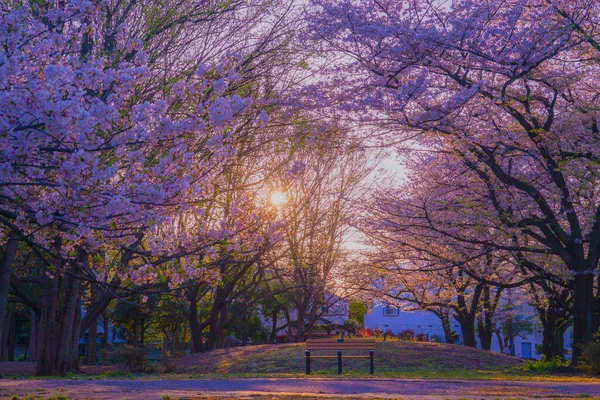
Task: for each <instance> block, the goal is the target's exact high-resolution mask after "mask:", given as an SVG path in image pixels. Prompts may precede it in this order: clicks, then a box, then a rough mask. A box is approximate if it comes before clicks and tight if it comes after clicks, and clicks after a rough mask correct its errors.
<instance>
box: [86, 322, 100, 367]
mask: <svg viewBox="0 0 600 400" xmlns="http://www.w3.org/2000/svg"><path fill="white" fill-rule="evenodd" d="M97 333H98V320H96V321H95V323H92V324H91V325H90V328H89V329H88V340H87V343H86V352H85V363H86V364H87V365H96V358H97V354H96V338H97Z"/></svg>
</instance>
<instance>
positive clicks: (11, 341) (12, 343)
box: [6, 312, 17, 361]
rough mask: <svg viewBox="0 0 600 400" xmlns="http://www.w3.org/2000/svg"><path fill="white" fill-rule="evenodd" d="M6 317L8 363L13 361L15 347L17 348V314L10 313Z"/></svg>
mask: <svg viewBox="0 0 600 400" xmlns="http://www.w3.org/2000/svg"><path fill="white" fill-rule="evenodd" d="M8 315H9V317H8V320H9V323H8V324H9V328H8V352H7V357H6V358H7V360H8V361H15V347H16V346H17V314H16V313H14V312H11V313H10V314H8Z"/></svg>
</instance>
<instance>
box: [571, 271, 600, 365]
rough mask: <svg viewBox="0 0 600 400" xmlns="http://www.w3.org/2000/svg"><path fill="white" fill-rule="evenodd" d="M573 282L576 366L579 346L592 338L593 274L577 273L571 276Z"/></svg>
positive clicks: (579, 353)
mask: <svg viewBox="0 0 600 400" xmlns="http://www.w3.org/2000/svg"><path fill="white" fill-rule="evenodd" d="M573 280H574V282H575V301H574V304H573V359H572V361H571V365H572V366H577V363H578V361H579V357H580V355H581V346H582V345H584V344H586V343H587V342H589V341H591V340H592V333H593V331H594V328H595V327H594V326H592V324H593V322H594V321H595V319H594V318H593V313H594V306H595V303H596V299H594V275H592V274H583V273H579V274H577V275H575V276H574V277H573Z"/></svg>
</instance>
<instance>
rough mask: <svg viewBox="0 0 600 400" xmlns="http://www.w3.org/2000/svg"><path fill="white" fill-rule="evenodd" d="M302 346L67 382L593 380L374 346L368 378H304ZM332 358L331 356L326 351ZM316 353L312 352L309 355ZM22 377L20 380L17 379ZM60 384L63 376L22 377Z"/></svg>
mask: <svg viewBox="0 0 600 400" xmlns="http://www.w3.org/2000/svg"><path fill="white" fill-rule="evenodd" d="M304 349H305V344H304V343H295V344H286V345H262V346H247V347H237V348H229V349H223V350H214V351H210V352H207V353H199V354H192V355H188V356H186V357H183V358H182V359H180V360H179V361H178V367H179V372H178V373H174V374H166V373H154V374H132V373H125V372H120V371H112V372H108V373H104V374H100V375H89V374H70V375H68V376H67V377H66V378H67V379H75V380H78V379H98V380H107V379H141V380H145V379H234V378H307V377H308V378H329V379H338V378H355V377H360V378H375V379H394V378H412V379H475V380H480V379H489V380H538V381H539V380H546V381H563V382H575V381H581V382H585V381H595V382H598V380H599V378H598V377H588V376H585V375H584V374H581V373H577V372H573V371H571V370H569V369H568V368H567V367H566V364H564V363H562V362H560V361H558V360H551V361H544V362H542V361H535V362H534V361H528V362H526V361H524V360H522V359H519V358H516V357H510V356H506V355H502V354H498V353H492V352H489V351H482V350H477V349H473V348H469V347H464V346H459V345H446V344H441V343H416V342H402V341H388V342H378V343H377V348H376V350H375V374H373V375H370V374H369V361H368V359H346V360H344V361H343V371H344V372H343V374H342V375H338V374H337V360H336V359H313V360H312V373H311V374H310V375H306V374H305V373H304V370H305V359H304ZM330 353H334V352H330ZM318 354H320V353H316V352H313V355H318ZM19 378H24V377H19ZM27 378H35V379H65V377H60V376H58V377H43V378H38V377H27Z"/></svg>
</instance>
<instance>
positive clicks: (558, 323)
mask: <svg viewBox="0 0 600 400" xmlns="http://www.w3.org/2000/svg"><path fill="white" fill-rule="evenodd" d="M538 313H539V314H540V320H541V322H542V327H543V329H544V332H543V335H544V337H543V341H542V346H543V352H542V353H543V355H544V358H545V359H546V360H551V359H552V358H554V357H559V358H560V359H562V360H564V341H565V338H564V335H565V331H566V330H567V328H568V326H569V321H568V318H569V313H568V312H567V311H566V310H564V309H562V308H560V307H559V306H558V305H557V304H556V303H555V302H554V301H552V300H551V301H550V304H549V306H548V307H547V308H545V309H544V310H543V311H542V312H540V311H538Z"/></svg>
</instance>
